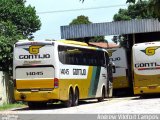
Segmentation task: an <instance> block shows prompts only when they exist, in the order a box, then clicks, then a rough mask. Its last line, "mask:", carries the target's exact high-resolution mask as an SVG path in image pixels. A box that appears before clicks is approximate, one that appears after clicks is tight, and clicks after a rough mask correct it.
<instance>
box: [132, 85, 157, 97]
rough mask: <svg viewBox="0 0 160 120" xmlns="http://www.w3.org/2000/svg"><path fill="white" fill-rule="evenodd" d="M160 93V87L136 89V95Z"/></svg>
mask: <svg viewBox="0 0 160 120" xmlns="http://www.w3.org/2000/svg"><path fill="white" fill-rule="evenodd" d="M156 93H160V86H150V87H134V94H135V95H141V94H156Z"/></svg>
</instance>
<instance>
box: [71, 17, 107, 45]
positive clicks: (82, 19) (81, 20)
mask: <svg viewBox="0 0 160 120" xmlns="http://www.w3.org/2000/svg"><path fill="white" fill-rule="evenodd" d="M90 23H92V22H90V21H89V19H88V17H86V16H84V15H80V16H78V17H77V18H76V19H73V20H72V22H71V23H70V24H69V25H79V24H90ZM74 40H76V41H81V42H84V41H85V42H86V43H88V42H89V41H90V42H102V41H103V42H104V41H105V39H104V36H96V37H85V38H76V39H74Z"/></svg>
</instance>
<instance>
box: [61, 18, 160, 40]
mask: <svg viewBox="0 0 160 120" xmlns="http://www.w3.org/2000/svg"><path fill="white" fill-rule="evenodd" d="M158 31H160V22H159V21H158V19H140V20H130V21H117V22H106V23H93V24H81V25H68V26H61V38H62V39H69V38H82V37H92V36H108V35H122V34H134V33H147V32H158Z"/></svg>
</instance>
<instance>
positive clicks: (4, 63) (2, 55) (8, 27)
mask: <svg viewBox="0 0 160 120" xmlns="http://www.w3.org/2000/svg"><path fill="white" fill-rule="evenodd" d="M22 38H23V35H22V34H21V33H20V32H18V30H17V27H16V26H15V25H13V24H12V23H11V22H10V21H7V22H2V21H1V22H0V70H2V71H5V72H7V73H11V70H12V58H13V57H12V52H13V44H14V43H15V42H16V41H17V40H18V39H22Z"/></svg>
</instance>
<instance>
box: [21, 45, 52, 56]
mask: <svg viewBox="0 0 160 120" xmlns="http://www.w3.org/2000/svg"><path fill="white" fill-rule="evenodd" d="M43 46H44V45H43ZM43 46H40V45H38V46H29V48H23V49H24V50H26V51H28V52H29V53H30V54H32V55H19V59H46V58H50V54H39V51H40V48H42V47H43Z"/></svg>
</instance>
